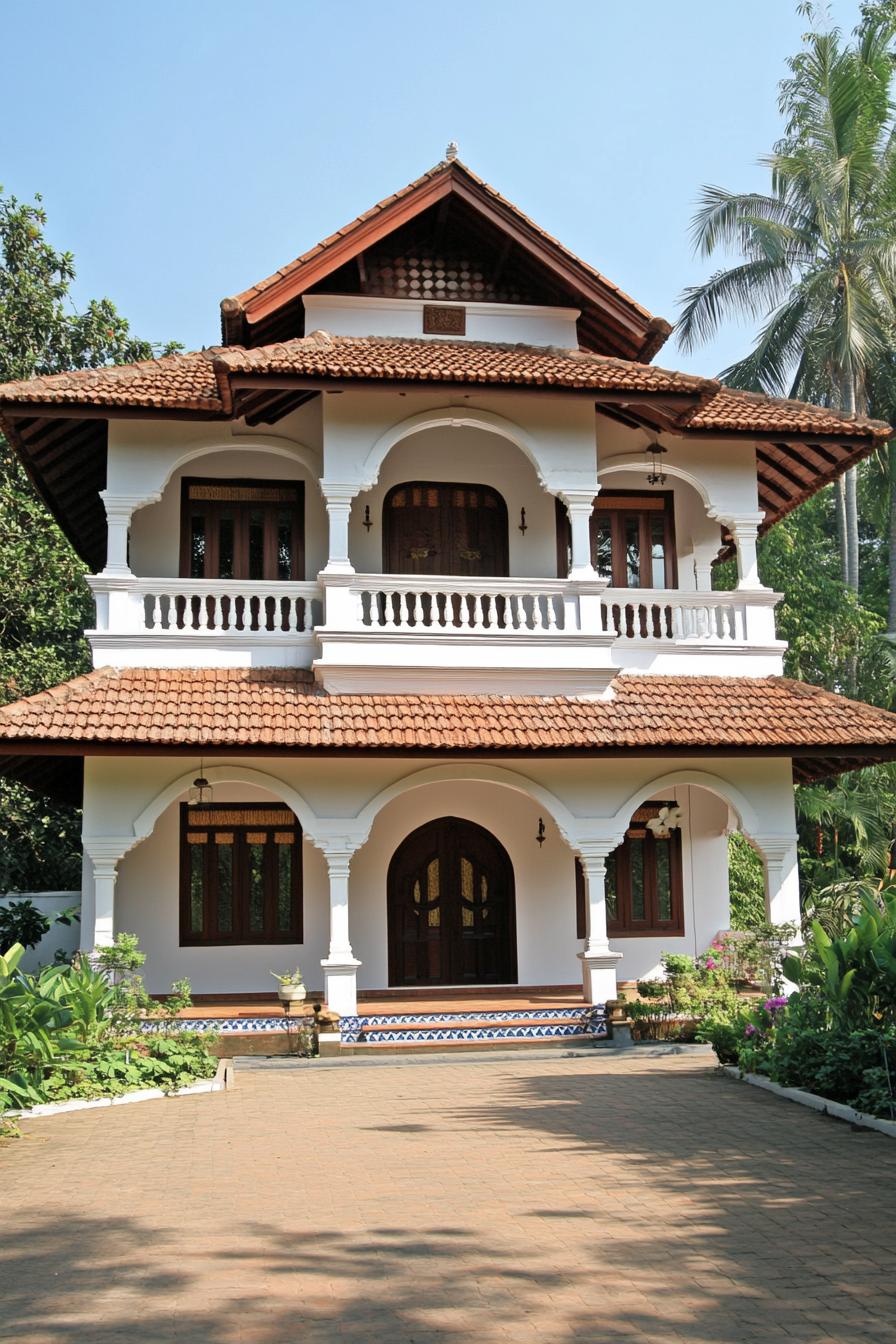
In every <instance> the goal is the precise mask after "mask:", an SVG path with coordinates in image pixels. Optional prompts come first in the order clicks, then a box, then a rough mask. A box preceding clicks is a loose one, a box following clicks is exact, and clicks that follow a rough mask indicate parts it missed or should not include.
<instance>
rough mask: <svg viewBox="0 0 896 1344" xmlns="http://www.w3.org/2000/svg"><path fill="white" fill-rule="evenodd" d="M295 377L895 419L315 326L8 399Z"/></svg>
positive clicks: (776, 422)
mask: <svg viewBox="0 0 896 1344" xmlns="http://www.w3.org/2000/svg"><path fill="white" fill-rule="evenodd" d="M234 374H243V375H250V376H251V375H259V376H262V375H265V374H271V375H277V374H280V375H287V376H293V377H301V378H308V379H312V380H313V379H321V380H329V379H334V380H340V379H341V380H361V379H363V380H377V381H383V382H386V381H405V382H421V383H469V384H476V385H480V386H489V387H492V386H503V387H507V386H512V387H529V388H531V387H553V388H557V389H558V390H563V389H567V390H576V389H581V390H584V391H595V392H599V391H620V392H629V391H630V392H632V393H637V392H644V393H648V394H658V395H660V396H661V395H662V394H663V393H664V392H674V393H681V392H684V393H690V394H692V395H693V396H694V397H695V398H697V400H698V405H697V406H696V407H690V408H688V409H686V410H685V411H684V412H683V413H682V427H683V428H685V429H688V430H695V431H710V432H712V431H715V432H716V433H725V432H726V431H727V432H731V431H739V432H744V433H755V434H756V435H757V437H764V436H775V435H780V436H782V437H786V436H788V435H796V436H801V437H805V436H809V435H812V434H819V435H826V436H828V435H830V436H838V435H839V436H843V437H849V438H868V439H873V440H875V441H880V440H885V439H887V438H889V436H890V434H891V430H890V427H889V426H888V425H885V424H884V423H883V422H882V421H880V420H869V419H867V418H865V417H863V416H856V417H854V418H850V417H849V416H847V415H844V414H841V413H840V412H838V411H833V410H828V409H825V408H823V407H820V406H811V405H808V404H807V403H804V402H799V401H785V400H783V399H780V398H774V397H764V396H762V395H760V394H758V393H750V392H738V391H735V390H734V389H732V388H727V387H723V388H720V387H719V384H718V383H717V382H715V380H713V379H711V378H699V377H697V376H695V375H694V374H689V373H677V372H675V371H674V370H671V369H662V368H658V367H656V366H655V365H653V364H639V363H637V362H636V361H633V360H625V359H614V358H611V357H610V356H608V355H595V354H592V353H590V352H588V351H584V350H565V349H561V348H559V347H553V346H532V345H502V344H496V343H489V342H479V341H443V340H426V339H423V338H413V337H408V338H403V337H387V336H331V335H329V334H328V333H327V332H314V333H313V334H312V335H310V336H305V337H302V338H299V339H296V340H292V341H283V342H281V343H278V344H275V345H265V346H259V347H257V348H255V349H252V350H247V349H244V348H242V347H214V348H212V349H209V350H201V351H197V352H196V353H194V354H188V355H166V356H164V357H163V358H162V359H156V360H143V361H142V362H141V363H139V364H123V365H118V366H116V367H112V368H104V369H79V370H75V371H74V372H72V373H57V374H52V375H49V376H47V377H44V378H30V379H27V380H23V381H20V382H15V383H2V384H0V408H3V407H4V405H5V407H6V408H10V409H11V408H12V407H13V406H22V407H24V406H27V405H29V404H37V403H43V404H46V403H55V404H57V405H60V406H97V407H108V408H109V409H110V410H112V411H114V409H115V408H117V407H133V408H135V409H140V408H146V409H149V410H153V409H155V410H170V411H183V410H187V411H194V412H198V413H208V414H210V415H222V414H230V413H231V409H232V397H231V393H230V387H229V379H230V377H231V375H234Z"/></svg>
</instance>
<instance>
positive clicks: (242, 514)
mask: <svg viewBox="0 0 896 1344" xmlns="http://www.w3.org/2000/svg"><path fill="white" fill-rule="evenodd" d="M304 493H305V492H304V484H303V482H302V481H243V480H240V481H229V480H227V481H219V480H200V479H197V478H195V477H190V478H185V479H184V482H183V493H182V496H181V555H180V571H181V577H182V578H191V579H249V580H253V579H256V580H260V581H263V582H278V581H287V580H290V579H303V578H304V577H305V555H304V535H303V534H304V502H305V500H304Z"/></svg>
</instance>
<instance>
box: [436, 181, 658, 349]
mask: <svg viewBox="0 0 896 1344" xmlns="http://www.w3.org/2000/svg"><path fill="white" fill-rule="evenodd" d="M453 189H454V192H455V194H456V195H457V197H458V198H459V199H460V200H462V201H464V202H465V203H466V204H467V205H469V206H471V207H472V208H473V209H474V210H477V211H478V212H479V214H481V215H483V216H484V217H485V218H486V219H488V220H489V222H490V223H492V224H494V225H495V226H496V227H497V228H498V229H500V230H501V232H502V233H504V234H506V235H508V236H510V237H512V238H513V240H514V242H515V243H518V244H519V246H520V247H523V248H525V250H526V251H527V252H529V253H530V254H532V255H534V256H535V257H537V258H538V259H539V260H540V261H542V262H543V263H544V264H545V265H546V266H548V268H549V269H550V270H551V271H553V273H554V274H555V275H556V276H557V277H558V278H559V279H560V280H562V281H563V282H564V283H565V284H567V285H570V286H571V287H572V288H573V289H576V290H580V291H585V292H587V293H588V294H589V295H590V296H591V298H592V299H593V301H594V302H595V303H597V304H599V305H603V306H604V307H606V308H607V309H609V310H610V311H612V313H613V316H614V318H615V319H617V320H618V321H619V323H620V325H621V326H622V327H623V328H624V329H627V330H628V331H630V332H631V333H632V338H633V344H634V346H635V348H636V349H641V347H642V346H643V344H644V337H645V331H646V330H647V328H648V327H649V325H650V323H651V322H652V321H653V314H652V313H648V312H646V310H644V309H641V308H640V305H637V306H636V305H635V303H634V301H633V300H631V299H627V298H624V297H623V296H622V295H621V294H620V293H619V291H618V290H616V289H613V288H612V286H610V285H609V284H608V283H607V282H606V281H602V280H601V279H600V278H599V277H598V276H597V275H595V274H592V273H590V272H589V268H587V267H586V265H585V263H584V262H581V261H579V260H578V259H574V258H573V257H572V256H571V255H570V254H569V253H567V252H566V251H565V249H564V248H562V247H561V245H560V244H559V243H556V242H554V241H553V240H552V239H550V238H548V237H547V235H544V234H541V233H536V232H534V231H533V230H532V229H531V227H530V226H528V225H524V224H523V222H522V220H520V219H519V218H517V217H516V216H515V213H514V212H512V211H511V208H510V207H509V206H505V205H504V204H503V203H502V202H501V201H497V200H494V199H493V198H491V197H489V196H486V195H485V193H483V192H482V190H481V188H479V187H477V186H476V184H475V183H473V182H466V181H464V180H463V179H462V178H455V179H454V182H453Z"/></svg>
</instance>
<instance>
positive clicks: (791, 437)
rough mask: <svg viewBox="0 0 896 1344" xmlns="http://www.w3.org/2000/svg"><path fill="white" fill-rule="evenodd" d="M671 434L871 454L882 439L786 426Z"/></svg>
mask: <svg viewBox="0 0 896 1344" xmlns="http://www.w3.org/2000/svg"><path fill="white" fill-rule="evenodd" d="M674 433H675V434H677V435H679V436H680V437H682V438H688V439H691V438H694V439H724V440H730V441H731V442H732V443H744V442H752V443H760V442H761V443H773V444H778V443H782V442H784V441H785V439H786V442H787V443H789V444H795V443H804V444H806V446H807V447H810V448H811V447H812V446H813V445H814V444H821V445H823V444H826V443H830V444H834V445H835V446H838V447H842V448H864V449H865V450H866V451H867V452H869V453H871V452H873V451H874V449H875V448H880V447H882V446H883V444H884V443H885V442H886V440H884V439H877V438H871V437H869V435H867V434H818V433H816V432H815V431H813V432H812V433H808V432H799V433H798V432H796V431H795V430H790V429H788V430H787V431H785V432H784V433H780V432H779V433H778V434H774V433H772V432H770V431H769V430H768V429H766V428H763V429H710V428H706V427H704V426H703V425H698V426H697V427H696V428H694V427H692V426H690V425H680V426H679V427H678V428H677V429H676V430H675V431H674Z"/></svg>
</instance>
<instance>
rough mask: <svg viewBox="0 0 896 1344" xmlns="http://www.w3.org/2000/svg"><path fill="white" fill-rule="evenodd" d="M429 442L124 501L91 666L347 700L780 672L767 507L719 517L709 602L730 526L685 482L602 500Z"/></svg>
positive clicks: (509, 457) (486, 448)
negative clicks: (254, 675)
mask: <svg viewBox="0 0 896 1344" xmlns="http://www.w3.org/2000/svg"><path fill="white" fill-rule="evenodd" d="M449 443H450V448H451V452H450V454H449V453H448V451H447V449H448V447H449ZM413 449H414V451H413V453H412V452H411V451H410V447H409V446H408V445H405V444H399V445H398V447H397V448H396V449H394V451H393V453H392V455H391V456H390V459H389V462H388V464H387V466H388V469H387V470H383V471H381V472H380V473H379V478H378V479H377V480H376V481H375V482H373V483H365V482H363V481H361V482H355V483H346V482H344V481H343V482H340V483H337V484H334V483H332V482H331V481H328V480H327V479H326V478H325V477H324V478H323V479H322V478H321V476H320V475H318V477H317V480H314V475H315V473H314V472H313V471H312V470H308V471H306V472H305V473H303V474H300V473H299V472H297V471H295V470H293V472H292V474H291V475H285V474H276V475H275V474H274V473H275V472H277V473H283V466H282V458H281V459H279V460H278V458H277V457H276V456H275V457H273V458H268V459H267V461H265V460H264V458H263V457H262V456H261V455H259V454H256V455H255V456H254V458H252V460H251V462H249V461H244V460H243V459H242V458H238V459H236V460H234V459H233V458H228V459H227V460H226V463H225V462H219V461H217V460H216V459H215V457H214V455H212V457H211V458H210V459H209V460H208V467H209V468H212V470H211V471H208V473H207V474H203V475H201V476H200V475H198V474H197V475H187V474H186V471H185V470H181V471H178V472H174V473H172V475H171V476H170V478H169V479H168V481H167V482H165V484H164V488H163V489H162V490H160V491H158V492H156V494H155V495H154V496H153V497H152V498H151V499H150V500H149V501H148V502H147V501H146V500H140V501H139V507H138V508H135V507H134V504H135V501H134V500H133V499H128V498H126V497H122V496H121V495H119V496H113V495H111V494H110V493H108V492H107V498H106V504H107V514H108V517H109V563H108V564H107V566H106V569H105V570H104V571H103V573H101V574H98V575H94V576H91V577H90V579H89V580H88V582H89V583H90V586H91V588H92V590H93V593H94V596H95V599H96V610H97V616H96V624H95V628H94V629H93V630H91V631H88V637H89V639H90V642H91V644H92V647H93V654H94V660H95V663H96V664H97V665H100V664H113V665H119V666H123V665H134V664H137V665H153V666H191V665H196V666H212V665H218V666H220V665H229V666H237V665H254V666H272V665H280V666H284V665H285V666H301V667H308V668H313V669H314V671H315V674H316V676H317V677H318V679H319V680H320V681H321V683H322V684H323V685H324V686H325V687H326V688H327V689H328V690H330V691H334V692H339V691H347V690H353V691H364V690H369V691H386V690H395V691H414V690H420V691H423V690H427V691H430V692H438V691H440V690H444V691H457V690H467V691H476V692H482V693H488V692H491V693H497V694H514V693H515V694H525V693H534V694H548V693H553V694H572V695H594V694H601V693H602V692H603V691H604V690H605V689H606V687H607V685H608V684H609V683H610V682H611V681H612V678H613V677H614V676H615V675H616V674H617V673H618V672H620V671H622V670H638V671H644V672H654V673H660V674H663V675H670V674H672V675H674V674H678V673H681V674H685V675H687V674H693V673H700V674H714V675H768V674H773V673H779V672H780V671H781V658H782V653H783V645H782V644H781V643H780V642H779V641H778V640H777V639H776V635H775V624H774V607H775V604H776V602H777V601H778V596H777V595H776V594H774V593H772V592H770V591H769V590H767V589H765V588H763V587H761V586H760V585H759V582H758V578H757V574H756V558H755V538H756V531H757V527H758V522H759V518H758V516H757V515H756V514H755V513H754V514H744V515H741V516H739V517H738V516H733V515H732V516H729V517H728V518H726V519H724V520H723V521H724V524H725V527H726V529H727V531H728V532H729V534H730V535H731V536H732V537H733V540H734V543H735V546H736V550H737V557H738V569H739V579H738V586H737V587H736V588H733V589H731V590H730V591H714V590H713V588H712V578H711V575H712V561H713V558H714V557H715V556H716V555H717V553H718V551H719V547H720V544H721V535H722V534H721V528H720V520H719V519H718V518H716V517H713V516H712V515H711V514H710V513H709V511H708V510H707V509H706V507H705V501H703V500H701V499H700V498H699V495H698V494H697V493H696V492H695V489H694V487H693V485H692V484H690V483H688V482H686V481H685V480H684V479H682V478H681V477H675V476H674V475H673V474H671V473H670V475H669V477H668V480H667V481H666V482H665V483H664V485H663V488H657V487H656V486H655V485H654V486H653V487H651V486H649V485H647V484H646V483H645V481H644V479H643V475H639V474H638V473H637V471H635V470H633V469H630V468H629V464H628V463H627V462H626V463H625V464H622V465H623V466H624V467H625V469H622V470H620V469H618V468H619V466H620V464H618V463H617V464H616V467H617V469H616V470H615V471H614V465H613V463H612V462H611V463H610V464H609V465H608V469H607V474H606V478H605V481H604V479H600V480H598V481H597V482H595V484H597V485H599V493H598V494H597V495H596V496H595V485H594V484H592V485H590V487H589V486H588V485H587V483H586V482H581V481H579V482H575V483H574V484H573V485H567V486H566V488H563V489H557V490H556V491H549V490H546V489H545V486H544V482H543V481H539V480H538V479H537V476H536V473H535V471H533V469H532V467H531V465H530V464H528V463H525V462H521V461H520V459H519V455H518V454H516V455H515V454H514V450H513V448H512V446H511V445H509V444H501V443H498V444H496V443H495V441H494V436H492V435H488V434H486V433H483V432H480V433H478V434H477V433H476V432H472V433H467V434H465V435H464V436H463V438H461V439H458V438H456V437H455V438H453V439H450V438H449V440H448V441H445V440H439V438H438V436H437V435H436V436H431V438H430V441H427V440H426V439H425V438H424V437H422V436H421V437H419V438H418V439H417V441H416V442H415V443H414V444H413ZM202 465H203V466H205V465H206V464H205V463H203V464H202ZM262 465H264V466H265V468H266V471H267V473H268V474H267V475H261V474H260V471H259V468H260V466H262ZM311 465H312V464H309V467H310V466H311ZM415 468H416V472H415V471H414V469H415ZM421 468H422V471H421ZM188 469H189V468H188ZM192 469H193V470H196V467H195V466H194V467H193V468H192ZM250 471H251V473H252V474H250ZM236 472H239V474H236ZM423 472H425V478H421V477H423ZM303 475H305V476H307V477H308V479H303V478H302V477H303ZM446 477H450V479H445V478H446ZM365 484H366V488H364V486H365ZM577 487H580V488H577ZM175 557H176V564H175V563H172V561H173V559H174V558H175ZM172 571H175V572H172ZM307 575H313V576H314V577H306V576H307Z"/></svg>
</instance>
